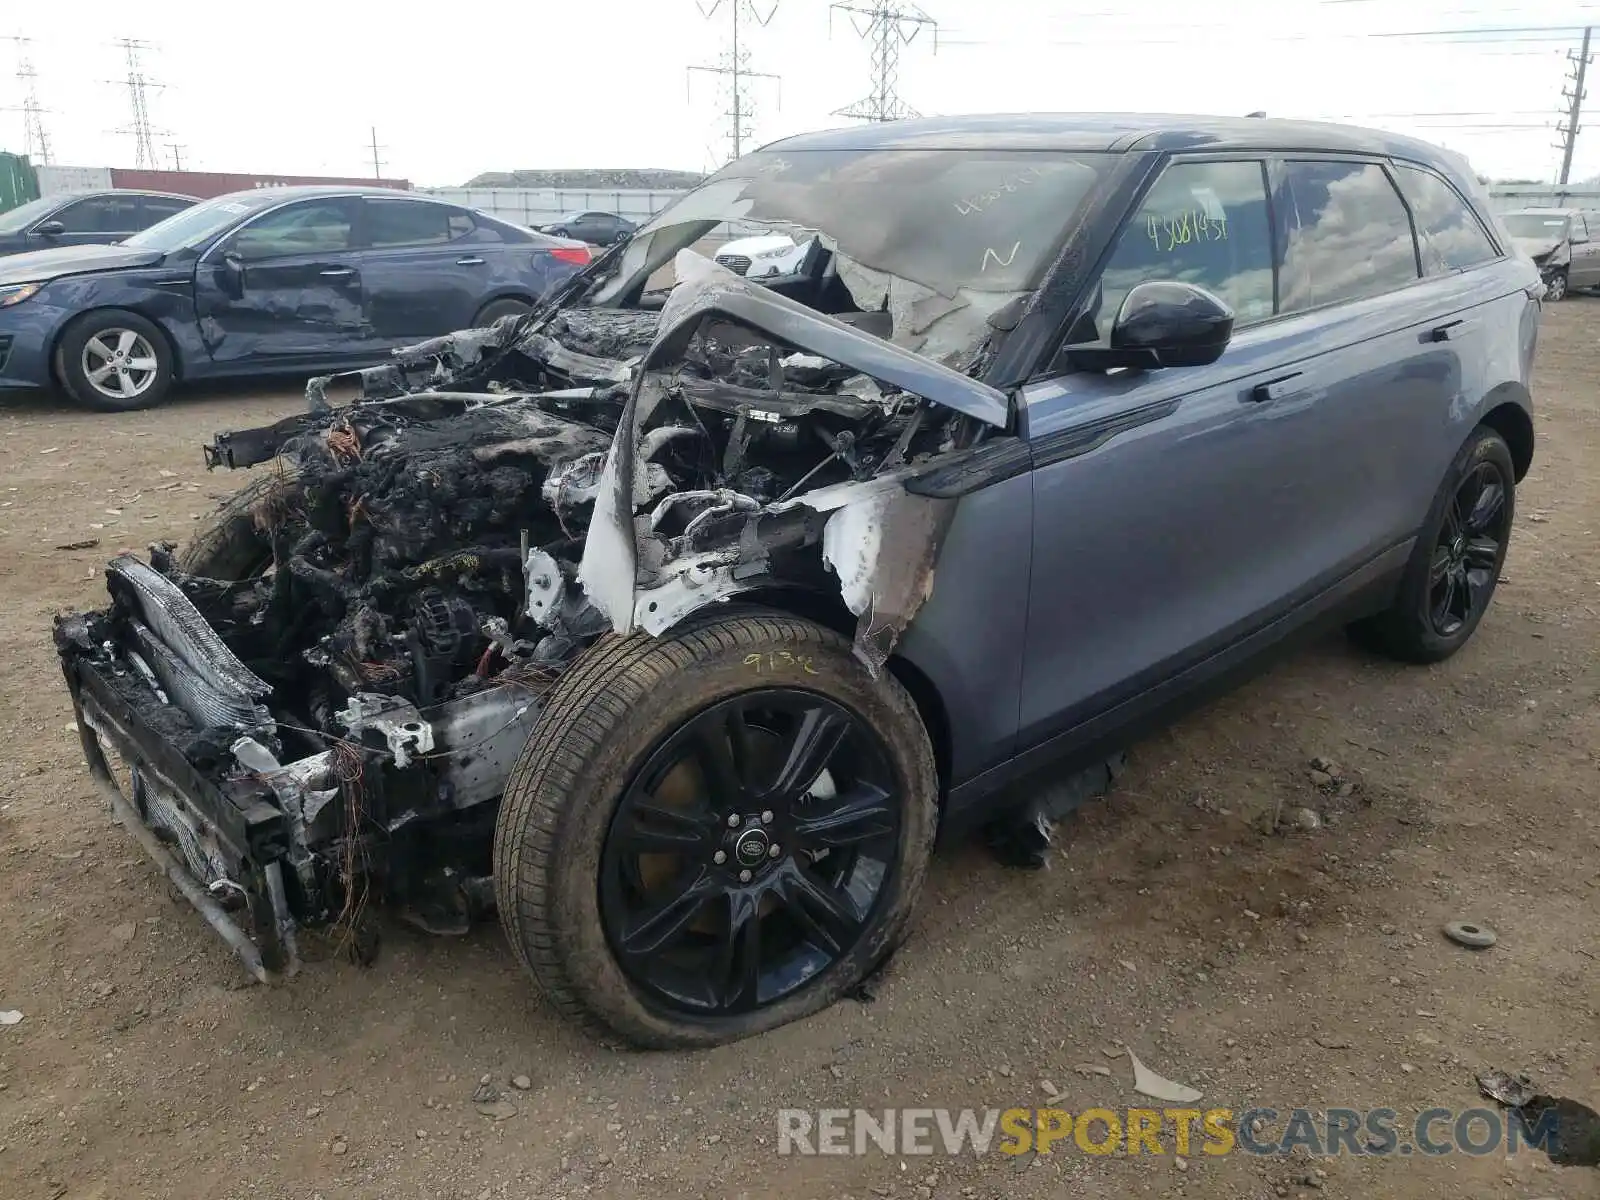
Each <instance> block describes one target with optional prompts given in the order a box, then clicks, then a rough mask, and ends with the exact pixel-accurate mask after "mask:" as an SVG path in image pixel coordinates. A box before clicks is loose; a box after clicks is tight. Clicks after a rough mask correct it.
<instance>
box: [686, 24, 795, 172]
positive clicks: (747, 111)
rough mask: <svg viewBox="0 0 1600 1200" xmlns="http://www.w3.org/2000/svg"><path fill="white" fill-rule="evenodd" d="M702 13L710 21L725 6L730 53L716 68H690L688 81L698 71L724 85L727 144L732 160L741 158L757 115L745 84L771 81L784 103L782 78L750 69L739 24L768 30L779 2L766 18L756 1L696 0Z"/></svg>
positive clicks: (722, 56)
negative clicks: (706, 0)
mask: <svg viewBox="0 0 1600 1200" xmlns="http://www.w3.org/2000/svg"><path fill="white" fill-rule="evenodd" d="M695 2H696V4H697V6H698V7H699V9H700V14H701V15H702V16H704V17H705V18H706V19H707V20H710V19H711V18H712V17H715V16H716V15H717V13H718V12H719V11H721V10H723V8H724V6H726V9H727V12H728V14H729V22H730V29H729V49H727V50H725V51H723V53H722V54H721V55H719V56H718V59H717V62H716V65H714V66H699V67H690V68H689V79H690V81H691V82H692V81H693V79H694V73H695V72H696V71H703V72H705V73H706V74H708V75H716V76H718V77H719V78H721V79H722V80H724V81H725V83H724V88H725V92H726V95H727V109H726V111H725V112H724V113H723V115H724V116H725V117H726V118H727V119H728V144H729V145H730V146H731V147H732V149H733V155H732V157H733V158H738V157H739V156H740V155H742V154H743V153H744V144H745V141H746V139H748V138H749V137H750V118H751V116H752V115H753V114H754V111H755V105H754V104H753V103H752V99H751V96H750V94H749V92H748V91H747V90H746V86H745V85H746V83H747V82H748V81H749V80H751V79H771V80H775V81H777V82H778V83H779V87H780V90H779V93H778V103H779V104H782V103H783V93H782V90H781V87H782V80H781V77H780V76H777V75H774V74H771V73H770V72H767V71H753V70H751V69H750V52H749V50H748V48H747V47H746V46H745V45H744V43H743V42H741V41H740V37H739V23H740V21H741V20H750V21H754V22H755V23H756V24H757V25H762V26H765V25H767V24H769V23H770V22H771V20H772V18H773V17H774V16H775V15H776V14H777V11H778V4H777V0H772V7H771V8H769V9H768V10H767V12H766V15H765V16H763V15H762V14H761V12H760V11H759V10H758V9H757V8H756V6H755V0H711V3H710V4H709V5H708V4H707V3H705V0H695Z"/></svg>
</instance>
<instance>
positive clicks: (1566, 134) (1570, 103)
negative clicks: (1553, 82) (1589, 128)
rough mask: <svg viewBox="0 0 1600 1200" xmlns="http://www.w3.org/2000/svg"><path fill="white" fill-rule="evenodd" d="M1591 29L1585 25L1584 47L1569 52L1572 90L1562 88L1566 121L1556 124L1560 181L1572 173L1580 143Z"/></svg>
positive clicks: (1590, 56) (1589, 56) (1565, 180)
mask: <svg viewBox="0 0 1600 1200" xmlns="http://www.w3.org/2000/svg"><path fill="white" fill-rule="evenodd" d="M1590 32H1591V31H1590V29H1589V28H1588V27H1587V26H1585V27H1584V30H1583V47H1582V49H1580V50H1579V51H1578V52H1577V53H1576V54H1573V53H1571V52H1568V54H1567V61H1568V62H1569V63H1571V64H1572V72H1573V75H1572V90H1571V91H1570V92H1569V91H1567V90H1566V89H1565V88H1562V89H1561V94H1562V96H1563V97H1565V98H1566V100H1567V117H1566V122H1565V123H1564V124H1562V125H1557V126H1556V132H1557V133H1559V134H1560V135H1561V145H1560V147H1559V149H1560V150H1561V178H1560V180H1558V182H1560V183H1566V182H1567V179H1568V178H1569V177H1570V176H1571V175H1572V151H1573V149H1574V148H1575V147H1576V146H1577V144H1578V130H1579V128H1581V127H1580V126H1579V124H1578V117H1579V115H1580V114H1581V113H1582V112H1583V99H1584V96H1586V95H1587V94H1588V93H1587V92H1585V91H1584V87H1583V76H1584V73H1585V72H1586V71H1587V70H1588V69H1589V62H1590V59H1591V58H1592V57H1593V56H1592V55H1591V54H1590V53H1589V34H1590Z"/></svg>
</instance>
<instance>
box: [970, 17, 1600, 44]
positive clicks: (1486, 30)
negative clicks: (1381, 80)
mask: <svg viewBox="0 0 1600 1200" xmlns="http://www.w3.org/2000/svg"><path fill="white" fill-rule="evenodd" d="M1161 28H1162V32H1163V33H1173V34H1180V35H1187V36H1175V37H1156V38H1152V37H1151V36H1149V31H1148V30H1147V29H1145V28H1143V27H1140V26H1137V25H1132V26H1129V27H1128V28H1126V29H1125V30H1108V29H1104V28H1101V29H1095V30H1092V31H1079V32H1077V34H1076V36H1073V37H1068V38H1040V37H1036V36H1030V35H1028V34H1022V35H1019V38H991V37H962V36H959V34H960V31H957V35H956V36H943V37H941V38H940V45H944V46H1005V45H1013V44H1015V42H1016V41H1018V40H1024V41H1026V42H1027V43H1028V44H1029V45H1032V46H1080V47H1084V48H1087V49H1093V48H1094V47H1095V46H1096V45H1100V44H1104V43H1112V42H1137V43H1139V44H1141V45H1189V44H1192V43H1193V42H1194V41H1195V40H1196V35H1199V34H1201V33H1205V32H1207V31H1210V30H1215V29H1217V28H1219V27H1218V26H1217V25H1216V24H1215V23H1213V24H1207V25H1201V24H1191V25H1171V24H1164V25H1163V26H1162V27H1161ZM1224 28H1225V27H1224ZM1584 28H1585V27H1584V26H1583V25H1495V26H1467V27H1454V28H1439V29H1401V30H1388V31H1376V32H1371V33H1333V32H1328V31H1321V30H1318V31H1306V32H1302V33H1272V34H1261V35H1259V36H1257V37H1255V38H1254V40H1256V41H1261V42H1311V41H1315V42H1326V41H1367V40H1370V39H1373V38H1381V39H1383V40H1386V41H1410V42H1413V43H1417V44H1422V45H1428V44H1432V45H1440V46H1479V45H1482V46H1500V45H1512V44H1517V43H1549V44H1551V45H1557V44H1561V43H1570V42H1571V40H1572V37H1573V35H1575V34H1577V33H1579V32H1580V31H1581V30H1583V29H1584Z"/></svg>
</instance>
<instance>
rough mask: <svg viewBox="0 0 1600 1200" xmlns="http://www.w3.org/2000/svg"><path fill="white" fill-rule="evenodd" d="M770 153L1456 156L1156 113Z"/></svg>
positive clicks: (993, 122)
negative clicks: (1188, 152) (1260, 152)
mask: <svg viewBox="0 0 1600 1200" xmlns="http://www.w3.org/2000/svg"><path fill="white" fill-rule="evenodd" d="M763 149H769V150H796V151H797V150H977V149H987V150H1077V151H1094V150H1100V151H1106V150H1115V151H1127V150H1164V151H1173V150H1307V151H1315V150H1326V151H1339V152H1346V153H1359V154H1381V155H1385V156H1389V157H1394V158H1404V159H1409V160H1411V161H1413V162H1420V163H1426V164H1428V165H1430V166H1434V167H1439V168H1445V169H1449V170H1461V169H1463V168H1464V160H1463V159H1462V158H1461V157H1460V156H1459V155H1457V154H1455V153H1454V152H1452V151H1449V150H1446V149H1444V148H1443V147H1440V146H1435V145H1432V144H1431V143H1429V142H1424V141H1421V140H1419V139H1417V138H1409V137H1404V136H1402V135H1400V134H1396V133H1385V132H1383V131H1382V130H1378V129H1362V128H1359V127H1357V126H1354V125H1334V124H1328V123H1324V122H1320V121H1286V120H1279V119H1276V118H1263V117H1196V116H1174V115H1166V114H1157V113H993V114H983V115H974V116H954V117H924V118H918V119H916V120H911V121H888V122H883V123H868V124H862V125H854V126H850V127H848V128H844V129H830V130H825V131H822V132H819V133H803V134H799V135H798V136H795V137H790V138H784V139H783V140H782V141H778V142H773V143H772V144H771V145H770V146H766V147H763Z"/></svg>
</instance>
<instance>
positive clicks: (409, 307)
mask: <svg viewBox="0 0 1600 1200" xmlns="http://www.w3.org/2000/svg"><path fill="white" fill-rule="evenodd" d="M361 204H362V206H363V208H364V210H365V217H366V234H367V236H366V246H365V248H364V249H363V250H362V251H361V253H360V255H359V258H360V263H361V274H362V278H363V279H364V280H365V283H366V311H367V319H368V321H369V322H370V324H371V326H372V330H373V335H374V337H376V338H377V339H378V341H379V342H380V343H381V344H384V345H390V346H393V345H401V344H403V343H405V342H408V341H415V340H417V339H418V338H426V337H434V336H436V335H438V334H442V333H450V332H452V331H454V330H457V329H465V328H467V327H468V326H469V325H471V323H472V318H473V316H474V314H476V313H477V311H478V307H479V305H480V304H481V302H482V297H483V296H484V295H485V293H486V292H487V291H488V290H489V280H490V279H491V278H492V276H493V274H494V271H495V266H496V264H495V262H494V261H493V254H492V253H491V250H492V247H489V246H485V245H484V244H482V243H483V239H481V238H478V237H475V236H474V234H475V232H476V230H477V227H478V223H477V222H476V221H475V220H474V219H473V217H472V214H471V213H470V212H468V211H467V210H466V209H464V208H457V207H456V206H455V205H453V204H440V203H438V202H437V201H433V200H418V199H409V198H406V197H399V196H397V197H394V198H393V199H391V198H389V197H381V198H380V197H373V196H369V197H367V198H366V199H364V200H362V202H361Z"/></svg>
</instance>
